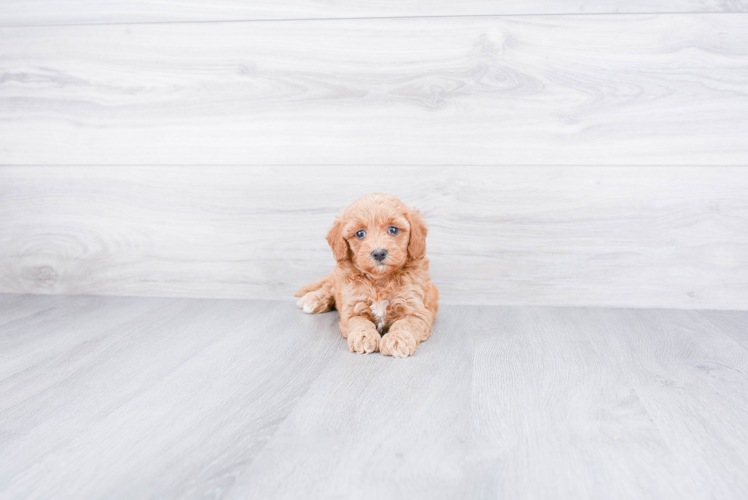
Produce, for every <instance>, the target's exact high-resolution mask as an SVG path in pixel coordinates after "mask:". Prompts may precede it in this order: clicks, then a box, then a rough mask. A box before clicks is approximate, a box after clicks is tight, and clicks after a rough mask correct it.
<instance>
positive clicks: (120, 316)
mask: <svg viewBox="0 0 748 500" xmlns="http://www.w3.org/2000/svg"><path fill="white" fill-rule="evenodd" d="M66 303H67V304H68V310H67V311H64V312H62V311H54V310H53V311H50V310H49V306H48V305H46V304H44V303H42V304H41V307H39V309H38V314H39V315H41V316H44V319H37V318H29V320H23V319H18V320H17V321H15V322H13V323H12V324H6V325H3V326H2V330H1V332H2V334H1V336H0V342H2V343H3V347H4V348H3V349H2V350H0V356H2V358H0V366H3V368H4V370H3V373H2V375H0V394H2V398H0V401H2V403H3V407H2V408H1V409H0V429H1V430H2V432H0V436H1V437H0V443H2V445H1V446H0V465H1V466H0V470H1V471H2V472H0V476H2V477H1V479H0V496H3V497H4V498H20V497H23V498H49V497H50V496H55V497H58V498H84V497H85V498H113V497H117V498H125V497H129V498H155V497H160V498H166V497H173V498H187V497H198V496H200V495H201V494H207V492H209V491H214V490H218V491H220V490H222V489H224V488H226V487H227V486H230V485H231V483H232V482H233V477H234V475H235V474H236V473H237V471H240V470H242V469H244V468H245V467H246V466H247V464H249V463H251V461H252V459H253V457H254V456H255V455H256V454H257V453H258V452H259V450H260V449H261V448H262V447H263V446H264V445H265V444H266V443H267V442H268V440H269V439H270V437H271V436H272V434H273V433H274V431H275V429H276V428H277V426H278V425H279V424H280V422H282V421H283V419H284V418H285V417H286V415H287V414H288V412H289V411H290V409H291V408H292V407H293V406H294V403H295V401H296V400H297V399H298V398H299V397H300V396H301V394H303V393H304V392H305V391H306V390H307V389H308V388H309V386H310V384H311V383H312V381H314V380H315V379H316V377H317V375H318V373H320V371H321V370H322V369H323V368H324V366H325V365H326V364H327V363H328V362H329V360H330V358H331V357H332V356H333V355H334V354H335V353H336V352H337V350H338V349H337V348H343V349H345V343H344V341H343V340H342V337H340V335H333V328H335V327H337V325H336V322H335V321H334V318H332V317H330V316H328V317H323V318H318V319H317V321H314V322H313V321H311V318H310V317H308V316H304V315H301V314H288V313H289V312H292V310H293V305H277V304H276V305H271V304H269V303H266V302H261V301H260V302H252V303H248V302H237V301H225V300H224V301H218V302H216V301H199V302H198V301H185V300H174V299H147V300H143V299H122V298H120V299H111V298H108V299H102V298H92V297H85V298H83V297H78V298H67V299H66ZM6 309H7V308H5V307H4V308H3V312H4V311H5V310H6ZM11 312H12V311H11ZM24 325H26V327H25V328H24ZM320 327H321V328H322V330H323V331H322V332H320ZM42 340H46V345H44V346H43V349H42V348H41V347H40V346H41V344H42V343H43V342H41V341H42ZM8 344H10V345H11V348H10V349H6V348H5V346H6V345H8ZM299 356H301V357H299ZM7 361H12V362H14V366H13V367H12V368H11V367H8V368H7V370H6V369H5V368H6V366H7V365H6V364H5V363H6V362H7ZM154 460H155V461H154ZM211 464H212V465H211Z"/></svg>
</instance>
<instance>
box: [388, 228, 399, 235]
mask: <svg viewBox="0 0 748 500" xmlns="http://www.w3.org/2000/svg"><path fill="white" fill-rule="evenodd" d="M387 232H388V233H390V234H391V235H392V236H395V235H396V234H397V233H399V232H400V230H399V229H398V228H396V227H395V226H390V228H389V229H388V230H387Z"/></svg>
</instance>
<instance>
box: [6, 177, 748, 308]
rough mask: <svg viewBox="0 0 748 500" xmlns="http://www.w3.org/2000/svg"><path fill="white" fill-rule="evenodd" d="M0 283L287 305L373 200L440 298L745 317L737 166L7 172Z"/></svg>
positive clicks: (29, 288)
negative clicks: (341, 215)
mask: <svg viewBox="0 0 748 500" xmlns="http://www.w3.org/2000/svg"><path fill="white" fill-rule="evenodd" d="M3 177H4V182H3V183H2V185H0V200H2V201H1V202H0V220H2V221H4V231H3V233H2V237H1V238H0V266H2V267H0V271H1V272H0V276H1V278H0V290H2V291H12V292H24V293H70V294H104V295H111V294H115V295H169V296H185V297H226V298H246V297H254V298H258V297H260V298H273V299H283V298H289V297H290V296H291V295H292V294H293V293H294V292H295V291H296V289H297V288H298V287H300V286H301V285H302V284H305V283H306V282H307V281H311V280H313V279H316V278H317V277H320V276H322V275H323V274H325V273H327V272H329V270H330V269H332V267H333V266H334V260H333V258H332V254H331V252H330V249H329V247H328V246H327V242H326V241H325V234H326V232H327V229H328V228H329V226H330V225H331V224H332V221H333V220H334V217H335V215H336V213H338V212H339V211H340V210H341V209H342V208H344V207H345V206H346V205H347V204H348V203H349V202H350V201H351V200H354V199H356V198H357V197H359V196H361V195H363V194H365V193H368V192H372V191H375V192H390V193H392V194H395V195H396V196H399V197H401V198H402V199H404V200H406V201H408V202H409V203H411V204H412V205H414V206H415V207H416V208H418V209H419V210H420V211H421V212H422V213H423V214H424V216H425V218H426V220H427V221H428V223H429V226H430V235H429V240H428V253H429V255H430V257H431V263H432V274H433V277H434V279H435V281H436V282H437V283H438V284H439V286H440V288H441V290H442V297H443V299H444V301H445V302H452V303H478V304H497V303H498V304H538V303H542V304H553V305H578V304H587V305H608V306H609V305H616V306H632V307H645V306H651V307H693V308H710V309H740V308H741V307H744V305H745V304H746V303H748V286H747V285H746V284H747V283H748V197H747V196H746V193H748V176H746V175H745V169H743V168H740V167H710V168H703V167H684V168H676V167H642V166H626V167H608V168H599V167H502V168H495V167H470V168H464V167H440V168H435V167H382V166H355V167H326V168H321V167H314V168H312V167H307V166H300V167H214V168H204V167H128V168H113V167H112V168H102V167H65V168H59V167H13V168H5V169H3Z"/></svg>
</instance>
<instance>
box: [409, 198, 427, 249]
mask: <svg viewBox="0 0 748 500" xmlns="http://www.w3.org/2000/svg"><path fill="white" fill-rule="evenodd" d="M406 216H407V218H408V222H410V241H409V242H408V255H410V258H411V259H413V260H419V259H423V258H424V257H425V256H426V233H427V232H428V231H427V229H426V223H425V222H423V218H422V217H421V214H420V213H418V210H415V209H413V210H410V211H409V212H408V213H407V215H406Z"/></svg>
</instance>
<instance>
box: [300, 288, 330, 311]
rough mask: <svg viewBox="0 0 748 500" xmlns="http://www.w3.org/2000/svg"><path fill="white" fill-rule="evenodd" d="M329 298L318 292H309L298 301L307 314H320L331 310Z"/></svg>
mask: <svg viewBox="0 0 748 500" xmlns="http://www.w3.org/2000/svg"><path fill="white" fill-rule="evenodd" d="M329 302H330V301H329V300H328V299H327V298H326V297H320V294H319V293H318V292H316V291H315V292H308V293H306V294H304V296H303V297H301V298H300V299H299V301H298V302H297V303H296V305H297V306H298V307H300V308H301V310H302V311H304V312H305V313H307V314H319V313H323V312H327V311H329V310H330V304H329Z"/></svg>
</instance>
